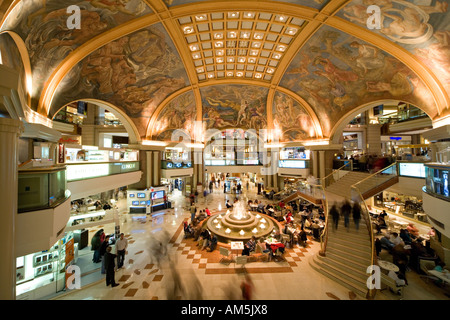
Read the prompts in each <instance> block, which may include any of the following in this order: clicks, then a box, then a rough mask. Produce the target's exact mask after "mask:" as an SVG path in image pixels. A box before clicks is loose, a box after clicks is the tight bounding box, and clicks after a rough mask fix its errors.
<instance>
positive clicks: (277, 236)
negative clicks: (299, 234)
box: [274, 230, 282, 241]
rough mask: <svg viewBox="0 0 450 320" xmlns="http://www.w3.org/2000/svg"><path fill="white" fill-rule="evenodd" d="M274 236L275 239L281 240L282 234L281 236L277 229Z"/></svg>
mask: <svg viewBox="0 0 450 320" xmlns="http://www.w3.org/2000/svg"><path fill="white" fill-rule="evenodd" d="M274 238H275V239H276V240H277V241H281V239H282V236H281V233H280V230H277V231H276V232H275V236H274Z"/></svg>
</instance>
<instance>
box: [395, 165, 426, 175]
mask: <svg viewBox="0 0 450 320" xmlns="http://www.w3.org/2000/svg"><path fill="white" fill-rule="evenodd" d="M399 173H400V176H406V177H414V178H425V166H424V165H423V163H400V164H399Z"/></svg>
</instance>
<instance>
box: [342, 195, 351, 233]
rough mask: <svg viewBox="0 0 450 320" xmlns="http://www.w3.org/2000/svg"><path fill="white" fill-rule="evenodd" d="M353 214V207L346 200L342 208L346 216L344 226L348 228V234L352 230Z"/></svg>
mask: <svg viewBox="0 0 450 320" xmlns="http://www.w3.org/2000/svg"><path fill="white" fill-rule="evenodd" d="M351 212H352V205H351V204H350V202H348V200H347V199H346V200H345V201H344V203H343V204H342V207H341V213H342V215H343V216H344V226H345V227H346V228H347V232H348V231H349V228H350V214H351Z"/></svg>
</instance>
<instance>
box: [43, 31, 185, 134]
mask: <svg viewBox="0 0 450 320" xmlns="http://www.w3.org/2000/svg"><path fill="white" fill-rule="evenodd" d="M188 84H189V80H188V77H187V74H186V71H185V69H184V65H183V63H182V62H181V59H180V57H179V55H178V53H177V51H176V49H175V46H174V44H173V42H172V40H171V39H170V37H169V35H168V34H167V32H166V31H165V29H164V28H163V26H162V25H161V24H157V25H154V26H151V27H148V28H146V29H142V30H140V31H137V32H134V33H132V34H130V35H127V36H124V37H122V38H120V39H118V40H116V41H113V42H110V43H108V44H106V45H105V46H103V47H101V48H100V49H98V50H96V51H94V52H93V53H91V54H90V55H89V56H87V57H86V58H85V59H84V60H82V61H81V62H80V63H79V64H77V66H76V67H74V68H73V69H72V70H71V71H70V72H69V73H68V75H66V77H65V78H64V80H63V82H62V83H61V85H60V86H59V87H58V90H57V92H56V93H55V98H54V99H53V101H52V107H51V110H50V114H51V115H53V114H54V113H55V112H56V111H57V110H58V109H59V108H61V107H62V106H64V105H65V104H67V103H69V102H70V101H73V100H76V99H88V98H92V99H100V100H104V101H107V102H110V103H112V104H113V105H115V106H117V107H119V108H121V109H122V110H123V111H125V113H126V114H127V115H128V116H130V117H131V118H132V120H133V121H134V122H135V124H136V127H137V129H138V131H139V133H140V134H141V137H144V136H145V135H146V129H147V125H148V122H149V119H150V117H151V116H152V114H153V112H154V111H155V109H156V108H157V106H158V105H159V104H160V103H161V102H162V101H163V100H164V99H165V98H166V97H167V96H169V95H170V94H172V93H173V92H175V91H177V90H179V89H181V88H184V87H186V86H187V85H188Z"/></svg>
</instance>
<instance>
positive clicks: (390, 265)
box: [378, 260, 400, 272]
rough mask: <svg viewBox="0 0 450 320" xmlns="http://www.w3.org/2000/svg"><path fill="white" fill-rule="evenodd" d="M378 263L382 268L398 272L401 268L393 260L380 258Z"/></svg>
mask: <svg viewBox="0 0 450 320" xmlns="http://www.w3.org/2000/svg"><path fill="white" fill-rule="evenodd" d="M378 265H379V266H380V268H381V269H384V270H387V271H394V272H398V271H399V270H400V269H399V267H397V266H396V265H395V264H393V263H392V262H389V261H384V260H378Z"/></svg>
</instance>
